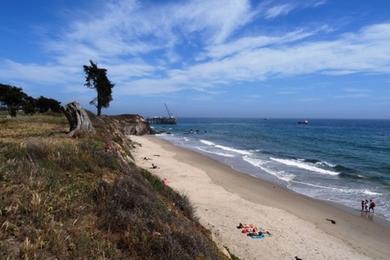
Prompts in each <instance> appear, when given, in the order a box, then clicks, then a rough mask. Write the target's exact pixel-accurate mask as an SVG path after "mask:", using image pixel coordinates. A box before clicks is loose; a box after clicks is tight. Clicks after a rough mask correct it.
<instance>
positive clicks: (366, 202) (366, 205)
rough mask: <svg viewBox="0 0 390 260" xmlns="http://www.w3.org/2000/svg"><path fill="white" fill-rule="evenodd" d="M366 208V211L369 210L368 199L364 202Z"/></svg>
mask: <svg viewBox="0 0 390 260" xmlns="http://www.w3.org/2000/svg"><path fill="white" fill-rule="evenodd" d="M364 209H365V211H366V212H368V200H366V201H365V203H364Z"/></svg>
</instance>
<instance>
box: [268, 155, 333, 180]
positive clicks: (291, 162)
mask: <svg viewBox="0 0 390 260" xmlns="http://www.w3.org/2000/svg"><path fill="white" fill-rule="evenodd" d="M270 159H271V160H273V161H275V162H278V163H282V164H284V165H288V166H293V167H297V168H300V169H304V170H307V171H311V172H317V173H320V174H327V175H334V176H335V175H339V174H340V173H339V172H334V171H329V170H325V169H321V168H318V167H316V166H314V165H312V164H309V163H305V162H303V161H300V160H291V159H278V158H273V157H271V158H270Z"/></svg>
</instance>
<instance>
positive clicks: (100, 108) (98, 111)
mask: <svg viewBox="0 0 390 260" xmlns="http://www.w3.org/2000/svg"><path fill="white" fill-rule="evenodd" d="M101 114H102V106H99V105H97V115H98V116H100V115H101Z"/></svg>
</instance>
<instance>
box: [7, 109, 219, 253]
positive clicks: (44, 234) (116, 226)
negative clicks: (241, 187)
mask: <svg viewBox="0 0 390 260" xmlns="http://www.w3.org/2000/svg"><path fill="white" fill-rule="evenodd" d="M99 120H100V119H94V123H95V124H96V126H97V128H98V131H99V132H100V135H97V136H96V137H91V138H80V139H69V138H67V137H66V135H65V134H64V131H65V130H66V129H67V126H66V124H65V119H64V118H62V117H57V116H56V117H54V116H33V117H29V118H27V117H18V118H17V119H0V125H1V130H0V138H1V139H0V140H1V141H0V259H7V258H10V259H17V258H24V259H123V258H126V259H129V258H131V259H194V258H197V259H219V258H224V257H225V256H224V255H222V254H221V253H220V251H219V250H218V249H217V248H216V246H215V244H214V243H213V242H212V241H211V239H210V235H209V233H208V231H207V230H205V229H204V228H203V227H202V226H200V225H199V223H198V222H197V221H196V220H195V219H194V217H193V214H192V208H191V206H190V204H189V203H188V201H187V199H186V198H184V197H182V196H180V195H179V194H177V193H175V192H174V191H173V190H171V189H170V188H169V187H167V186H165V185H163V184H162V183H161V181H160V180H159V179H158V178H156V177H155V176H153V175H152V174H150V173H149V172H146V171H144V170H140V169H138V168H137V167H136V166H135V165H134V164H132V163H131V154H130V153H129V151H130V148H131V146H132V144H131V142H130V141H129V140H128V139H127V138H125V137H124V136H123V134H121V132H120V131H119V130H118V129H117V128H116V127H115V125H111V124H110V122H109V121H107V120H109V119H107V118H106V119H104V120H105V121H104V122H101V121H99ZM107 146H109V149H107Z"/></svg>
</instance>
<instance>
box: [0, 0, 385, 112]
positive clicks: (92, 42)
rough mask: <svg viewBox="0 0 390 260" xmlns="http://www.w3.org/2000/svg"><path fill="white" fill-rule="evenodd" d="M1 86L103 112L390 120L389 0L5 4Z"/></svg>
mask: <svg viewBox="0 0 390 260" xmlns="http://www.w3.org/2000/svg"><path fill="white" fill-rule="evenodd" d="M0 8H1V16H0V82H2V83H7V84H13V85H17V86H20V87H22V88H23V89H24V90H25V91H26V92H28V93H29V94H30V95H32V96H39V95H45V96H49V97H54V98H57V99H59V100H61V101H62V102H63V103H64V104H65V103H67V102H70V101H73V100H78V101H80V102H81V103H82V104H83V105H84V106H85V107H87V108H88V109H91V110H92V109H93V107H91V106H90V105H89V104H88V101H89V100H91V99H92V98H93V97H94V95H95V93H94V91H93V90H90V89H87V88H86V87H84V86H83V83H84V75H83V71H82V65H84V64H87V63H88V60H90V59H92V60H94V61H96V62H97V63H98V64H99V65H100V66H103V67H105V68H107V69H108V75H109V77H110V79H111V80H112V81H113V82H114V83H115V88H114V90H113V91H114V95H113V96H114V101H113V102H112V104H111V106H110V108H109V109H106V110H104V113H108V114H115V113H140V114H143V115H146V116H149V115H155V114H161V113H164V107H163V103H167V104H168V105H169V106H170V108H171V110H172V111H173V112H174V113H175V114H176V115H177V116H179V117H180V116H182V117H184V116H195V117H196V116H199V117H268V118H273V117H294V118H388V119H390V1H385V0H383V1H375V0H373V1H363V0H360V1H359V0H353V1H352V0H343V1H338V0H337V1H336V0H305V1H304V0H284V1H283V0H264V1H249V0H248V1H245V0H223V1H222V0H198V1H151V0H146V1H145V0H144V1H135V0H117V1H104V0H90V1H73V0H37V1H28V0H25V1H21V0H19V1H17V0H12V1H11V0H2V1H1V3H0Z"/></svg>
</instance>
